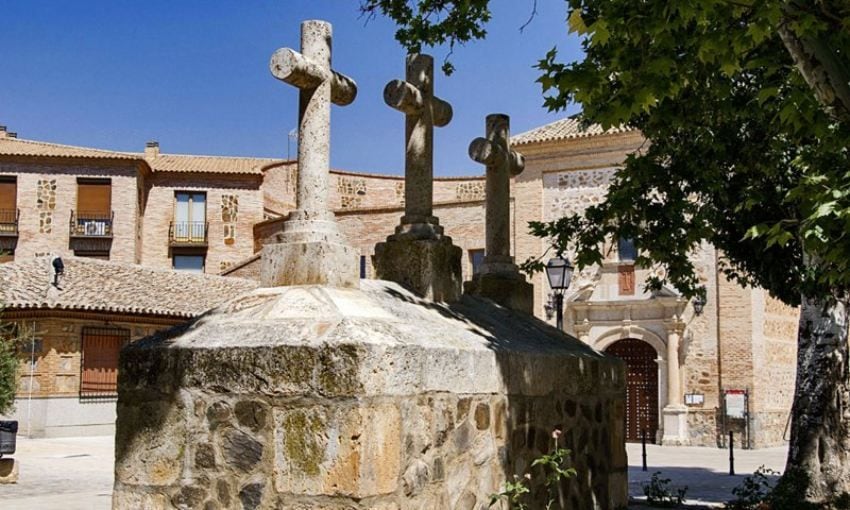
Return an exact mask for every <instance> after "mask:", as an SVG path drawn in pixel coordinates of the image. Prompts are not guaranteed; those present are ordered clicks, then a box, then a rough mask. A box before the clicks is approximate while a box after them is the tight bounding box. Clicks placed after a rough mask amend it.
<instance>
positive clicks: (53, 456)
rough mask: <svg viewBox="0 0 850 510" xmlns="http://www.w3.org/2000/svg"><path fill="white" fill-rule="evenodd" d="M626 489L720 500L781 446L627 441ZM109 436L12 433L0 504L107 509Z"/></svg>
mask: <svg viewBox="0 0 850 510" xmlns="http://www.w3.org/2000/svg"><path fill="white" fill-rule="evenodd" d="M626 450H627V452H628V455H629V494H630V495H631V496H632V497H635V498H637V497H642V496H643V491H642V489H641V484H642V483H645V482H647V481H648V480H649V479H650V477H651V476H652V473H654V472H656V471H661V473H662V475H663V476H664V477H666V478H670V479H671V480H672V482H671V486H672V487H681V486H682V485H687V486H688V494H687V498H688V501H687V502H688V503H689V504H696V505H700V504H701V505H704V506H709V507H710V506H721V505H722V503H723V502H724V501H727V500H729V499H731V497H732V488H734V487H736V486H737V485H739V484H740V483H741V481H742V480H743V479H744V476H746V475H748V474H752V472H753V471H755V470H756V469H757V468H758V467H759V466H761V465H765V466H766V467H769V468H771V469H773V470H775V471H781V470H782V468H783V467H784V465H785V454H786V449H785V448H769V449H763V450H735V472H736V473H738V474H737V475H736V476H729V474H728V473H729V471H728V470H729V463H728V458H729V452H728V450H721V449H719V448H696V447H670V446H665V447H660V446H655V445H647V460H648V464H649V469H648V470H647V471H646V472H643V471H641V456H640V445H639V444H628V445H626ZM113 455H114V453H113V438H112V437H106V436H104V437H78V438H77V437H75V438H61V439H27V438H25V437H18V451H17V453H16V454H15V455H14V457H15V458H16V459H18V461H19V462H20V463H21V464H20V466H21V467H20V469H21V477H20V481H19V482H18V483H17V484H16V485H0V502H2V504H0V507H2V508H14V509H15V510H36V509H37V510H59V509H62V510H89V509H94V510H98V509H108V508H110V504H111V494H112V466H113Z"/></svg>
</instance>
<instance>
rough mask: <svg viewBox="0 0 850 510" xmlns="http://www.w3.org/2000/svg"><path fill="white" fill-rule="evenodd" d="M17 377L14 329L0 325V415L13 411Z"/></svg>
mask: <svg viewBox="0 0 850 510" xmlns="http://www.w3.org/2000/svg"><path fill="white" fill-rule="evenodd" d="M0 312H2V308H0ZM17 376H18V355H17V341H16V338H15V334H14V329H13V328H12V327H11V326H10V325H8V324H3V323H0V414H8V413H9V412H11V411H13V410H14V407H15V389H16V386H17Z"/></svg>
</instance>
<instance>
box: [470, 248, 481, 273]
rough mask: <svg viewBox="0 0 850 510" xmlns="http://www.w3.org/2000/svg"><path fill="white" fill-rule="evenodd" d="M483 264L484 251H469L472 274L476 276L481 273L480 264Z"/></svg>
mask: <svg viewBox="0 0 850 510" xmlns="http://www.w3.org/2000/svg"><path fill="white" fill-rule="evenodd" d="M483 263H484V250H480V249H479V250H469V264H470V265H471V266H472V274H473V275H476V274H478V272H479V271H481V264H483Z"/></svg>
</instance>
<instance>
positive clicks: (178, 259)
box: [171, 255, 205, 273]
mask: <svg viewBox="0 0 850 510" xmlns="http://www.w3.org/2000/svg"><path fill="white" fill-rule="evenodd" d="M171 259H172V267H173V268H174V270H175V271H187V272H190V273H203V272H204V259H205V257H204V256H203V255H173V256H172V257H171Z"/></svg>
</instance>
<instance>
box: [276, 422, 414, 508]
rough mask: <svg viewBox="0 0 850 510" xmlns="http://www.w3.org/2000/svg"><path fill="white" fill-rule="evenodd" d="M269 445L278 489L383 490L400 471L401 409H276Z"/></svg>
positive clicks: (359, 493) (354, 493)
mask: <svg viewBox="0 0 850 510" xmlns="http://www.w3.org/2000/svg"><path fill="white" fill-rule="evenodd" d="M275 446H276V452H275V465H276V466H277V468H278V471H277V475H276V478H275V487H276V489H277V491H278V492H283V493H294V494H301V495H321V494H326V495H344V496H351V497H356V498H363V497H370V496H378V495H381V494H388V493H392V492H393V491H395V490H396V488H397V486H398V480H399V476H400V473H401V454H402V441H401V415H400V412H399V409H398V407H396V406H395V405H376V406H370V407H351V408H340V407H336V406H315V407H311V408H306V409H305V408H299V409H285V410H279V411H277V412H276V416H275Z"/></svg>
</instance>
